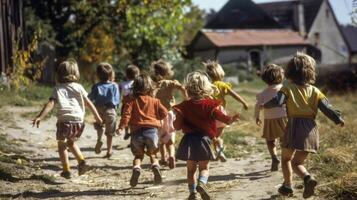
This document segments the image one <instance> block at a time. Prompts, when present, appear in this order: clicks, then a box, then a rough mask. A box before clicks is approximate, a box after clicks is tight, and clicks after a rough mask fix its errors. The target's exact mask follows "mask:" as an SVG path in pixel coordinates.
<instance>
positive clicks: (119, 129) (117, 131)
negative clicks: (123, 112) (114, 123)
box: [115, 127, 123, 135]
mask: <svg viewBox="0 0 357 200" xmlns="http://www.w3.org/2000/svg"><path fill="white" fill-rule="evenodd" d="M122 130H123V129H122V128H120V127H119V128H117V130H116V131H115V133H116V134H117V135H121V131H122Z"/></svg>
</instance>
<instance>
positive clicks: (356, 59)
mask: <svg viewBox="0 0 357 200" xmlns="http://www.w3.org/2000/svg"><path fill="white" fill-rule="evenodd" d="M351 63H353V64H357V53H355V54H353V55H351Z"/></svg>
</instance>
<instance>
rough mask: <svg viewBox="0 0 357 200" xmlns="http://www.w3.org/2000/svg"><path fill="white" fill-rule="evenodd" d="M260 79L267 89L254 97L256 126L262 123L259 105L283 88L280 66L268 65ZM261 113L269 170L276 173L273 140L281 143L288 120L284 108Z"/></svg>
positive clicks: (282, 74)
mask: <svg viewBox="0 0 357 200" xmlns="http://www.w3.org/2000/svg"><path fill="white" fill-rule="evenodd" d="M261 78H262V80H263V81H264V82H265V83H266V84H267V85H268V87H267V88H265V89H264V90H263V91H262V92H260V93H259V94H257V96H256V99H257V101H256V104H255V121H256V124H257V125H258V126H260V125H261V123H262V121H261V119H260V105H262V104H264V103H266V102H267V101H269V100H270V99H272V98H273V97H275V96H276V94H277V93H278V91H279V90H280V89H281V87H282V86H283V85H282V84H281V83H282V82H283V79H284V72H283V69H282V68H281V67H280V66H278V65H275V64H268V65H267V66H265V67H264V69H263V71H262V74H261ZM263 112H264V128H263V136H262V137H263V138H264V139H265V140H266V143H267V147H268V151H269V153H270V156H271V159H272V162H271V168H270V170H271V171H278V166H279V163H280V161H279V159H278V156H277V153H276V145H275V140H276V139H278V138H279V139H280V141H281V139H282V138H283V136H284V133H285V128H286V123H287V121H288V118H287V117H286V108H285V106H282V107H276V108H270V109H263Z"/></svg>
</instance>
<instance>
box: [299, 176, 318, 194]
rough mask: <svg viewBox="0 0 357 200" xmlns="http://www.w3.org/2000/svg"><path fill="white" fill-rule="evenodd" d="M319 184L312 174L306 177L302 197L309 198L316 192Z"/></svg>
mask: <svg viewBox="0 0 357 200" xmlns="http://www.w3.org/2000/svg"><path fill="white" fill-rule="evenodd" d="M316 185H317V181H316V180H315V179H314V178H312V177H311V176H310V175H308V176H307V177H305V178H304V192H303V195H302V197H304V198H309V197H311V196H312V195H314V193H315V187H316Z"/></svg>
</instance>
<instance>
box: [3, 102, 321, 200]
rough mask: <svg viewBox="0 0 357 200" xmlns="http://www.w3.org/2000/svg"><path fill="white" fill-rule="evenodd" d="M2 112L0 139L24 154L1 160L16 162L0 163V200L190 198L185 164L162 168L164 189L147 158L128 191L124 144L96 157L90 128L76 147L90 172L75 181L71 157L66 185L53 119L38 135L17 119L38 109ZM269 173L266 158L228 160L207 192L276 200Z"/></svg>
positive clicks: (128, 158)
mask: <svg viewBox="0 0 357 200" xmlns="http://www.w3.org/2000/svg"><path fill="white" fill-rule="evenodd" d="M2 110H4V111H6V112H7V113H9V115H8V116H7V119H6V120H5V119H0V131H1V134H6V135H7V137H8V138H9V141H11V142H12V143H14V144H17V148H18V149H21V152H22V153H21V152H18V154H20V155H18V154H14V153H8V154H4V153H2V154H1V156H2V158H4V157H8V158H11V159H12V160H14V159H15V161H16V162H1V163H0V164H1V167H2V169H5V171H6V170H8V171H10V172H11V173H10V172H9V173H10V174H6V173H5V175H4V172H2V174H1V180H0V198H1V199H3V198H4V199H5V198H41V199H46V198H54V199H55V198H61V199H63V198H64V199H99V198H100V199H185V198H187V196H188V192H187V184H186V168H185V163H183V162H178V164H177V168H175V169H173V170H169V169H168V167H163V170H162V174H163V184H161V185H153V184H152V179H153V175H152V173H151V171H150V170H149V167H150V165H149V164H148V159H147V158H146V159H145V160H144V163H145V165H144V166H143V169H144V170H143V172H142V175H141V177H140V179H139V184H138V186H137V187H135V188H130V186H129V179H130V176H131V163H132V155H131V153H130V150H129V149H128V148H126V146H127V144H128V141H124V140H123V139H122V138H121V137H115V138H114V144H115V146H114V154H113V156H112V158H111V159H110V160H108V159H104V158H102V156H104V155H105V152H104V151H103V152H102V154H100V155H96V154H95V153H94V149H93V148H94V145H95V141H96V133H95V131H94V129H93V126H92V125H90V124H88V123H87V124H86V128H85V132H84V133H83V135H82V137H81V138H80V140H79V141H78V145H79V147H80V148H81V150H82V152H83V154H84V155H85V157H86V159H87V162H88V164H89V165H91V166H92V167H93V170H91V171H89V172H88V173H86V174H85V175H82V176H77V174H76V173H77V170H76V164H77V163H76V161H75V160H74V159H73V156H72V155H71V158H72V159H71V161H70V162H71V166H72V173H73V175H74V176H73V178H72V179H70V180H66V179H64V178H62V177H60V176H59V173H60V172H61V167H60V162H59V160H58V154H57V145H56V139H55V122H56V119H55V117H51V118H49V119H47V120H45V121H43V122H42V123H41V126H40V128H39V129H36V128H32V127H31V125H30V119H31V118H32V117H30V116H23V115H22V114H21V113H26V112H27V113H29V112H30V113H31V112H34V111H38V109H35V108H23V107H21V108H20V107H18V108H17V107H14V108H2ZM8 120H10V121H11V123H9V121H8ZM252 139H255V138H252ZM256 145H263V144H256ZM104 146H105V145H104ZM269 168H270V159H269V158H268V156H267V154H266V153H265V152H263V153H259V152H256V153H254V154H251V155H248V156H247V157H244V158H239V159H229V160H228V162H226V163H220V162H212V163H211V172H210V177H209V188H210V190H211V192H212V195H213V197H214V198H215V199H280V197H279V196H278V195H277V192H276V191H277V188H278V187H279V184H280V183H281V182H282V177H281V172H280V171H279V172H275V173H271V172H270V171H269ZM3 171H4V170H3ZM7 176H8V177H7ZM295 191H296V194H295V197H293V198H292V199H301V196H302V195H301V189H296V190H295ZM316 199H317V198H316Z"/></svg>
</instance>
